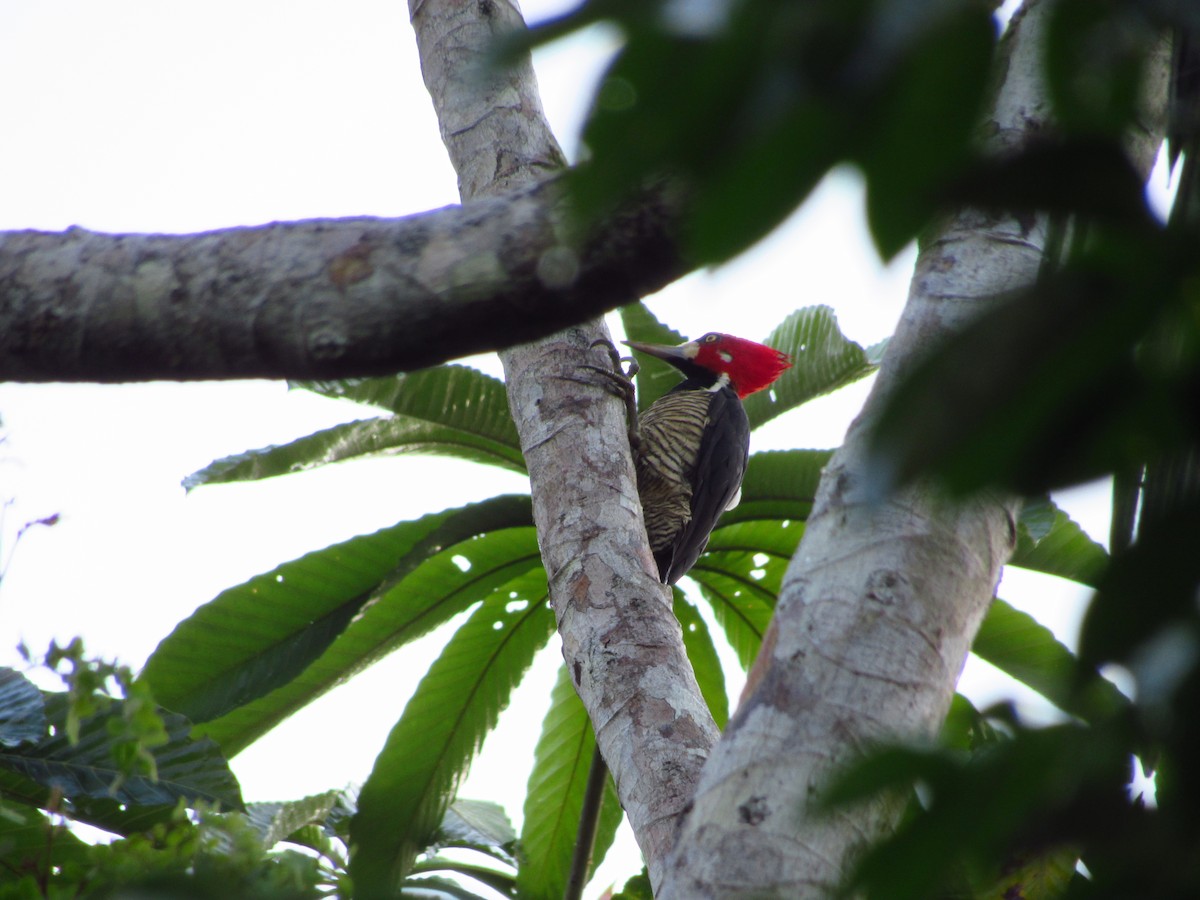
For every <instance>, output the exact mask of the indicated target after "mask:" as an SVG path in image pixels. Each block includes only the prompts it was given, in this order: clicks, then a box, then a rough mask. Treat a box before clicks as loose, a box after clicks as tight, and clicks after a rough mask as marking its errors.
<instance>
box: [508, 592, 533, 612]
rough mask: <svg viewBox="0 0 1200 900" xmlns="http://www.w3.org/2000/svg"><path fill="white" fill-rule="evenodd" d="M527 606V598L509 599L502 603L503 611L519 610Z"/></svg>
mask: <svg viewBox="0 0 1200 900" xmlns="http://www.w3.org/2000/svg"><path fill="white" fill-rule="evenodd" d="M513 596H516V595H515V594H514V595H513ZM528 608H529V601H528V600H510V601H509V602H508V603H505V604H504V611H505V612H507V613H516V612H521V611H522V610H524V609H528Z"/></svg>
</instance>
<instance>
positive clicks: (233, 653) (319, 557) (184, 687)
mask: <svg viewBox="0 0 1200 900" xmlns="http://www.w3.org/2000/svg"><path fill="white" fill-rule="evenodd" d="M531 520H532V514H531V512H530V506H529V498H528V497H524V496H507V495H506V496H501V497H494V498H492V499H490V500H486V501H483V502H482V503H475V504H470V505H467V506H463V507H459V508H456V509H449V510H445V511H443V512H440V513H431V514H430V515H427V516H423V517H421V518H420V519H416V520H414V521H411V522H402V523H400V524H399V525H394V526H392V527H390V528H385V529H382V530H380V531H377V532H375V533H374V534H369V535H363V536H360V537H356V538H352V539H351V540H349V541H344V542H342V543H340V544H335V545H333V546H332V547H328V548H326V549H324V550H319V551H315V552H313V553H309V554H306V555H305V556H302V557H301V558H300V559H298V560H295V561H293V562H289V563H284V564H283V565H281V566H279V567H277V568H276V569H274V570H273V571H271V572H267V573H265V574H263V575H258V576H256V577H254V578H252V579H251V580H250V581H248V582H246V583H245V584H242V585H238V586H237V587H233V588H229V589H228V590H226V591H223V592H222V593H221V594H220V595H218V596H217V597H216V599H214V600H213V601H211V602H210V603H207V604H205V605H204V606H202V607H200V609H198V610H197V611H196V612H195V613H193V614H192V615H191V616H190V617H189V618H187V619H185V620H184V621H183V622H181V623H180V624H179V625H178V626H176V628H175V630H174V631H172V632H171V634H170V635H168V636H167V637H166V638H165V639H164V640H163V641H162V643H160V644H159V646H158V648H157V649H156V650H155V651H154V653H153V654H152V655H151V656H150V659H149V660H148V661H147V663H146V667H145V669H144V670H143V671H142V673H141V676H140V677H141V679H142V680H144V681H146V682H148V683H149V684H150V687H151V689H152V690H153V692H154V696H155V699H156V700H157V701H158V702H159V703H161V704H162V705H163V706H166V707H167V708H168V709H173V710H175V711H176V712H180V713H183V714H184V715H186V716H188V717H189V718H190V719H192V720H193V721H195V722H207V721H209V720H212V719H215V718H218V717H220V716H222V715H225V714H226V713H228V712H229V711H230V710H233V709H235V708H237V707H239V706H242V705H244V704H247V703H250V702H252V701H254V700H256V699H258V698H260V697H263V696H264V695H266V694H268V693H269V692H271V691H273V690H275V689H277V688H280V687H282V686H284V685H286V684H288V683H289V682H292V680H293V679H294V678H295V677H296V676H297V675H299V674H300V673H301V672H303V671H304V670H305V669H306V668H308V667H309V666H310V665H311V664H312V663H313V662H314V661H315V660H317V659H319V658H321V657H322V655H323V654H325V652H326V650H327V649H328V648H329V647H330V645H331V644H333V642H334V641H335V640H337V638H338V637H339V635H341V634H342V633H343V631H344V630H345V628H346V625H347V624H348V623H349V622H350V621H351V620H352V619H353V618H354V617H355V616H356V615H358V614H359V613H360V611H362V610H363V607H364V606H365V605H366V604H367V603H368V601H371V600H375V599H378V598H381V597H385V596H386V595H387V594H388V593H389V591H391V590H392V589H393V588H394V587H395V586H396V584H397V583H398V582H401V581H402V580H403V579H404V578H405V576H407V575H408V574H409V573H411V572H412V571H413V570H414V569H415V568H417V566H419V565H420V564H421V563H423V562H424V561H426V560H427V559H429V558H430V557H432V556H435V555H436V554H438V553H440V552H442V551H443V550H444V548H445V547H446V546H448V545H452V544H457V543H459V542H461V541H463V540H465V539H467V538H470V537H472V536H474V535H477V534H480V533H484V532H488V531H491V530H494V529H505V528H512V527H515V526H521V525H528V524H530V523H531ZM437 596H439V595H438V594H437V593H436V592H435V593H434V594H433V595H431V602H432V603H434V604H436V603H437V600H433V599H432V598H433V597H437ZM414 601H415V603H416V604H417V606H416V607H415V608H414V609H413V610H411V611H410V613H409V615H410V617H411V619H412V622H413V623H415V622H416V621H418V620H420V619H421V617H422V611H421V604H422V602H423V600H422V598H420V597H419V596H418V597H415V598H414ZM468 602H469V601H468ZM458 608H461V607H455V608H454V609H452V610H451V609H446V608H442V609H440V610H439V611H438V612H433V611H432V609H426V610H424V613H425V614H426V615H427V618H426V619H425V621H423V623H422V625H421V626H419V627H418V628H416V629H415V630H412V629H407V628H402V629H400V632H399V633H398V634H394V635H389V637H388V638H387V639H381V641H380V642H379V643H381V644H382V645H384V646H386V647H392V646H396V643H397V642H398V641H402V640H408V639H411V638H412V637H416V636H417V635H418V634H420V633H423V632H424V631H427V630H429V628H432V627H433V626H434V625H436V624H437V623H438V622H440V621H444V619H445V618H446V617H447V616H448V615H452V614H453V612H454V611H457V609H458ZM372 621H374V617H372ZM380 652H382V648H380V647H376V648H375V649H374V651H373V653H371V654H368V656H369V659H374V658H377V656H378V654H379V653H380ZM368 661H369V660H368V659H366V658H364V659H352V658H342V659H341V660H340V662H339V664H338V665H337V667H336V671H337V673H339V674H336V675H335V672H334V671H330V670H326V671H325V672H324V675H325V678H324V679H322V680H321V683H322V684H323V685H324V688H323V689H328V687H332V685H333V683H335V682H336V680H338V679H339V678H341V677H345V675H346V674H348V671H352V670H357V669H358V668H361V667H362V666H363V665H365V664H366V663H367V662H368ZM330 662H331V660H330V659H326V660H325V663H326V665H329V664H330ZM309 699H311V697H309ZM292 709H294V707H293V708H289V710H288V711H289V712H290V711H292ZM218 731H220V729H217V730H214V732H213V733H214V734H216V733H217V732H218ZM225 736H226V737H228V734H226V735H225ZM218 740H222V743H224V741H223V739H221V738H218ZM242 746H244V744H243V745H239V746H238V749H241V747H242ZM226 752H229V753H233V752H235V751H234V750H232V749H230V748H229V747H228V746H226Z"/></svg>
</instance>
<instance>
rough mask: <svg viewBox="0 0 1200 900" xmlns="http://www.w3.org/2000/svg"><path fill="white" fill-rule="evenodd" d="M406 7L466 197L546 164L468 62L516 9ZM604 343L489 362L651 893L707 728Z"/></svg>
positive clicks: (526, 95) (511, 87) (515, 72)
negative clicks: (498, 375) (605, 380)
mask: <svg viewBox="0 0 1200 900" xmlns="http://www.w3.org/2000/svg"><path fill="white" fill-rule="evenodd" d="M410 11H411V12H412V18H413V26H414V28H415V30H416V33H417V44H418V48H419V50H420V56H421V70H422V73H423V75H424V77H425V83H426V85H427V86H428V88H429V91H430V95H431V97H432V98H433V102H434V107H435V109H436V111H437V114H438V120H439V122H440V123H441V132H442V137H443V140H444V141H445V142H446V144H447V147H448V149H449V152H450V158H451V160H452V161H453V162H454V165H455V168H456V170H457V171H458V173H459V184H460V189H461V190H462V193H463V196H464V198H467V199H469V198H471V197H475V196H479V195H483V194H489V193H493V192H495V191H498V190H508V189H511V188H512V186H513V185H517V184H522V183H525V182H527V181H529V180H532V179H535V178H538V177H540V176H541V175H542V173H544V171H545V169H546V168H547V167H549V166H553V165H555V164H557V160H558V159H559V158H560V153H559V151H558V146H557V144H556V143H555V141H554V137H553V135H552V134H551V133H550V130H549V127H548V126H547V124H546V122H545V119H544V117H543V116H542V114H541V104H540V100H539V98H538V94H537V87H536V82H535V80H534V76H533V71H532V67H531V66H530V64H529V60H528V59H525V60H523V61H522V62H521V63H520V64H519V65H516V66H514V67H513V68H512V69H509V70H505V71H503V72H496V71H491V72H481V71H480V70H479V67H478V64H477V63H476V61H477V60H481V59H485V58H486V56H485V53H486V51H487V48H488V47H489V46H490V42H491V41H492V40H493V39H494V38H495V37H496V36H497V35H502V34H505V33H511V30H512V29H518V28H523V27H524V22H523V21H522V19H521V14H520V12H519V11H518V10H517V9H516V8H515V6H513V5H510V4H507V3H500V2H495V0H482V2H479V3H470V4H467V3H461V2H454V0H423V2H422V0H411V2H410ZM613 227H619V226H616V225H614V226H613ZM613 237H614V239H615V237H616V236H615V235H614V236H613ZM625 299H627V300H633V299H635V296H634V295H632V294H631V295H630V296H629V297H627V298H625ZM608 337H609V334H608V330H607V329H606V328H605V327H604V324H603V322H601V321H598V320H597V321H592V322H587V323H584V324H581V325H580V326H579V327H577V328H572V329H569V330H567V331H565V332H561V333H559V334H555V335H553V336H551V337H548V338H546V339H544V340H541V341H538V342H535V343H532V344H528V345H525V346H521V347H514V348H512V349H511V350H507V351H505V352H504V353H502V354H501V360H502V361H503V363H504V369H505V375H506V380H507V385H508V396H509V404H510V406H511V408H512V412H513V418H514V419H515V420H516V423H517V428H518V431H519V432H520V435H521V444H522V447H523V448H524V451H525V460H526V463H527V465H528V468H529V475H530V482H531V486H532V493H533V511H534V520H535V523H536V525H537V530H538V539H539V542H540V544H541V550H542V560H543V562H544V563H545V566H546V572H547V574H548V576H549V581H550V596H551V602H552V604H553V606H554V610H555V614H556V616H557V619H558V625H559V633H560V634H561V636H562V639H563V656H564V658H565V660H566V663H567V666H568V668H569V670H570V672H571V675H572V678H573V680H574V683H575V687H576V689H577V690H578V692H579V695H580V698H581V699H582V700H583V703H584V706H585V707H586V708H587V710H588V714H589V716H590V717H591V720H592V723H593V725H594V727H595V731H596V741H597V745H598V746H599V748H600V751H601V753H602V754H603V756H604V759H605V761H606V762H607V763H608V766H609V768H610V770H611V771H612V774H613V780H614V782H615V783H616V787H617V793H618V796H619V797H620V799H621V804H622V806H624V808H625V812H626V815H627V816H628V818H629V822H630V824H631V825H632V827H633V831H634V834H635V836H636V838H637V841H638V844H639V846H640V847H641V850H642V854H643V857H644V858H645V860H646V864H647V866H648V868H649V870H650V877H651V881H652V883H654V884H657V883H658V882H659V881H660V880H661V878H662V874H663V869H664V864H665V861H666V857H667V854H668V853H669V852H670V850H671V848H672V846H673V843H674V837H675V833H676V829H677V825H678V820H679V818H680V816H681V815H682V813H683V810H684V809H685V807H686V804H687V803H688V801H689V799H690V798H691V795H692V791H693V788H694V785H695V782H696V779H697V777H698V776H699V771H700V766H701V765H702V764H703V761H704V759H705V757H706V756H707V753H708V750H709V748H710V747H711V746H712V745H713V743H714V742H715V741H716V739H717V736H718V732H717V728H716V725H715V723H714V722H713V720H712V716H711V715H710V713H709V711H708V707H707V705H706V704H705V702H704V699H703V697H702V696H701V694H700V690H699V687H698V686H697V684H696V679H695V676H694V674H693V672H692V669H691V665H690V663H689V662H688V659H687V654H686V652H685V650H684V648H683V641H682V633H681V630H680V626H679V623H678V621H677V620H676V619H675V617H674V615H673V613H672V612H671V593H670V590H669V589H668V588H666V587H665V586H664V585H662V584H660V583H659V581H658V577H657V569H656V567H655V565H654V560H653V557H652V556H651V555H650V550H649V547H648V546H647V543H646V531H645V526H644V524H643V521H642V509H641V504H640V502H639V501H638V496H637V489H636V487H635V482H634V474H633V464H632V461H631V459H630V452H629V443H628V439H627V432H626V428H625V421H624V415H625V411H624V405H623V404H622V403H621V402H619V401H618V400H617V399H616V398H615V397H614V396H612V395H611V393H610V392H609V391H607V390H606V389H605V387H604V385H603V384H602V383H601V379H599V378H598V377H596V378H590V377H588V374H587V370H585V369H583V368H582V367H581V364H583V363H588V362H590V363H592V364H598V365H604V364H607V361H608V357H607V354H605V353H603V352H602V351H601V350H598V349H593V348H592V343H593V342H594V341H596V340H601V339H608ZM589 382H590V384H589Z"/></svg>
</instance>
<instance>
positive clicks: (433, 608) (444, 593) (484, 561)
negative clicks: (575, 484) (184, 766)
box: [199, 527, 544, 753]
mask: <svg viewBox="0 0 1200 900" xmlns="http://www.w3.org/2000/svg"><path fill="white" fill-rule="evenodd" d="M541 571H542V569H541V556H540V555H539V553H538V546H537V535H536V533H535V532H534V529H533V528H532V527H528V528H510V529H503V530H498V531H489V532H487V533H485V534H482V535H479V536H478V537H475V538H472V539H470V540H467V541H463V542H461V543H458V544H455V545H453V546H451V547H448V548H446V549H445V550H443V551H442V552H441V553H438V554H437V555H435V556H433V557H431V558H430V559H428V560H426V561H425V562H424V563H422V564H421V565H420V566H418V567H417V568H416V569H415V570H413V572H412V573H411V574H409V575H408V576H406V577H405V578H404V579H403V580H401V581H400V582H399V583H398V584H395V585H394V586H389V587H388V588H387V589H386V590H383V591H382V592H380V593H379V594H378V596H377V597H376V598H374V601H373V602H372V603H370V604H368V605H367V606H365V607H363V609H362V611H361V614H360V615H358V616H356V617H355V618H354V619H353V620H352V621H351V623H350V624H349V625H348V626H347V627H346V629H345V630H344V631H343V632H342V633H341V634H340V635H339V636H338V637H337V639H336V640H335V641H334V642H333V643H332V644H330V645H329V648H328V649H327V650H326V651H325V652H324V653H323V654H322V655H321V656H320V657H318V658H317V659H316V660H315V661H314V662H313V664H312V665H310V666H309V667H308V668H306V669H305V670H304V671H303V672H301V673H300V674H299V675H298V676H297V677H295V678H293V679H292V680H291V681H289V682H287V683H286V684H284V685H282V686H281V687H279V688H277V689H276V690H274V691H273V692H271V693H270V694H267V695H265V696H263V697H261V698H259V699H258V700H255V701H254V702H252V703H248V704H246V705H245V706H241V707H238V708H237V709H234V710H232V711H231V712H229V713H227V714H226V715H224V716H222V717H221V718H219V719H216V720H214V721H211V722H206V723H205V724H204V725H202V726H199V728H200V730H201V731H202V732H203V733H204V734H208V735H210V736H212V738H213V739H214V740H216V741H218V742H219V743H220V744H221V746H222V747H223V748H225V749H226V752H228V753H234V752H237V751H239V750H241V749H242V748H244V747H246V746H247V745H248V744H250V743H252V742H253V741H254V740H256V739H257V738H258V737H260V736H261V735H262V734H264V733H265V732H266V731H268V730H269V729H271V728H273V727H274V726H275V725H276V724H278V723H279V722H280V721H282V720H283V719H284V718H286V717H287V716H289V715H290V714H291V713H292V712H294V711H295V710H297V709H299V708H300V707H302V706H304V705H305V704H307V703H309V702H311V701H312V700H313V699H315V698H316V697H318V696H320V695H321V694H323V693H325V692H326V691H328V690H329V689H330V688H332V687H335V686H336V685H338V684H341V683H342V682H344V681H345V680H346V679H348V678H350V677H351V676H353V675H354V674H356V673H357V672H359V671H361V670H362V669H364V668H366V667H367V666H368V665H370V664H371V663H373V662H375V661H376V660H378V659H380V658H382V657H383V656H384V655H386V654H388V653H390V652H391V651H393V650H395V649H396V648H397V647H400V646H402V645H403V644H405V643H407V642H409V641H411V640H413V639H415V638H417V637H420V636H422V635H424V634H428V633H429V632H430V631H431V630H433V629H434V628H436V627H437V626H438V625H441V624H442V623H443V622H446V621H447V620H449V619H450V618H451V617H452V616H454V615H456V614H457V613H460V612H462V611H463V610H466V609H467V608H469V607H470V606H471V604H473V603H477V602H478V601H479V600H481V599H482V598H483V597H486V596H488V595H489V593H490V592H491V591H492V590H494V589H495V588H496V587H497V586H499V585H503V584H506V583H507V582H509V581H511V580H512V579H514V578H517V577H519V576H521V575H524V574H525V573H537V574H540V573H541ZM542 577H544V576H542Z"/></svg>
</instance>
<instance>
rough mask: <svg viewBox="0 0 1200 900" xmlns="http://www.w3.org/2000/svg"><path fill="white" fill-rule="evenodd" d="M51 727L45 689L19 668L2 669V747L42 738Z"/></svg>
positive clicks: (0, 697) (0, 738)
mask: <svg viewBox="0 0 1200 900" xmlns="http://www.w3.org/2000/svg"><path fill="white" fill-rule="evenodd" d="M47 727H48V722H47V721H46V710H45V707H44V706H43V704H42V692H41V691H39V690H38V689H37V686H36V685H35V684H34V683H33V682H32V681H30V680H29V679H28V678H26V677H25V676H24V675H22V674H21V673H20V672H18V671H16V670H15V669H0V747H15V746H16V745H17V744H20V743H22V742H24V741H36V740H40V739H41V738H42V737H43V736H45V734H46V729H47Z"/></svg>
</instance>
